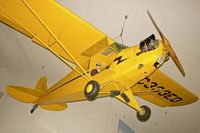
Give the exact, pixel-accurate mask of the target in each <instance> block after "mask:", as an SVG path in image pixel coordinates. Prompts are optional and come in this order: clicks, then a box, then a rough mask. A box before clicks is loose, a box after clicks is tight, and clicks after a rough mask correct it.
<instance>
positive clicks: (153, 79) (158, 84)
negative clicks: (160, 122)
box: [131, 70, 198, 107]
mask: <svg viewBox="0 0 200 133" xmlns="http://www.w3.org/2000/svg"><path fill="white" fill-rule="evenodd" d="M131 90H132V92H133V94H134V95H137V96H139V97H141V98H143V99H145V100H147V101H149V102H151V103H154V104H156V105H158V106H161V107H167V106H183V105H187V104H190V103H193V102H195V101H197V100H198V97H197V96H195V95H194V94H192V93H191V92H190V91H188V90H186V89H185V88H184V87H183V86H181V85H180V84H178V83H177V82H176V81H174V80H173V79H171V78H170V77H168V76H167V75H165V74H164V73H162V72H161V71H159V70H156V71H155V72H154V73H153V74H152V75H151V76H149V77H147V78H145V79H143V80H141V81H140V82H138V83H137V84H136V85H135V86H133V87H132V88H131Z"/></svg>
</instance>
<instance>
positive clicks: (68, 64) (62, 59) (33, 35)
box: [0, 8, 89, 80]
mask: <svg viewBox="0 0 200 133" xmlns="http://www.w3.org/2000/svg"><path fill="white" fill-rule="evenodd" d="M0 10H2V11H3V12H4V13H5V14H7V15H8V16H9V17H10V18H11V19H13V20H14V21H15V22H16V23H17V24H18V25H20V26H21V27H22V28H24V29H25V30H26V31H27V32H28V33H29V34H31V35H32V37H34V38H35V39H37V40H38V41H39V42H41V43H42V44H43V45H44V46H45V47H46V48H47V49H48V50H50V51H51V52H52V53H53V54H54V55H56V56H57V57H58V58H59V59H60V60H61V61H63V62H64V63H65V64H66V65H67V66H69V67H70V68H71V69H73V70H75V71H76V72H77V73H79V74H80V75H82V76H83V77H84V78H85V79H86V80H89V79H88V77H86V76H85V75H83V74H82V73H81V72H80V71H79V70H77V69H76V68H74V67H73V66H72V65H71V64H70V63H68V62H67V61H66V60H65V59H64V58H62V57H61V56H60V55H59V54H57V53H56V52H54V51H53V50H52V49H51V48H50V47H49V46H48V45H47V44H45V43H44V42H43V41H42V40H41V39H39V38H38V37H37V36H36V35H35V34H33V33H32V32H31V31H30V30H28V29H27V28H26V27H25V26H23V25H22V24H21V23H20V22H18V21H17V20H16V19H15V18H14V17H13V16H11V15H10V14H9V13H8V12H7V11H5V10H4V9H2V8H0Z"/></svg>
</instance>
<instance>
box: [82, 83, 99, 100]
mask: <svg viewBox="0 0 200 133" xmlns="http://www.w3.org/2000/svg"><path fill="white" fill-rule="evenodd" d="M99 91H100V85H99V83H98V82H97V81H95V80H91V81H89V82H88V83H87V85H86V86H85V89H84V94H85V97H86V98H87V100H89V101H93V100H95V99H96V97H97V96H98V94H99Z"/></svg>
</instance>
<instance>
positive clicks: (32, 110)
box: [30, 104, 38, 114]
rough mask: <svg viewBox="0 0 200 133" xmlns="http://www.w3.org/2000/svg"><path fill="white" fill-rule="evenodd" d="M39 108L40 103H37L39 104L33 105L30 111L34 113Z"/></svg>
mask: <svg viewBox="0 0 200 133" xmlns="http://www.w3.org/2000/svg"><path fill="white" fill-rule="evenodd" d="M37 108H38V105H37V104H35V105H33V107H32V109H31V111H30V113H31V114H32V113H33V112H34V111H35V110H36V109H37Z"/></svg>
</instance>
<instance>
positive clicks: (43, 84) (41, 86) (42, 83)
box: [35, 77, 47, 93]
mask: <svg viewBox="0 0 200 133" xmlns="http://www.w3.org/2000/svg"><path fill="white" fill-rule="evenodd" d="M35 90H36V91H38V92H42V93H44V92H45V91H46V90H47V78H46V77H42V78H40V80H39V81H38V82H37V85H36V87H35Z"/></svg>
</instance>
